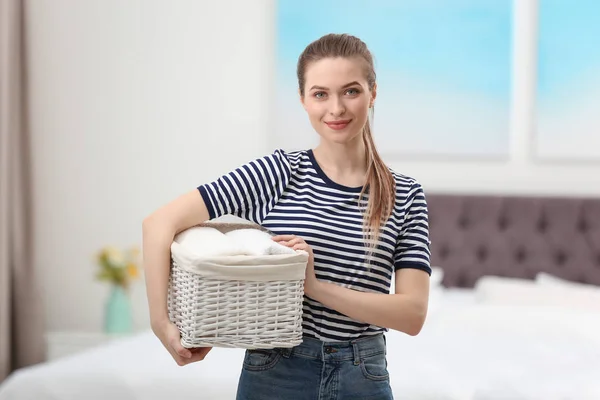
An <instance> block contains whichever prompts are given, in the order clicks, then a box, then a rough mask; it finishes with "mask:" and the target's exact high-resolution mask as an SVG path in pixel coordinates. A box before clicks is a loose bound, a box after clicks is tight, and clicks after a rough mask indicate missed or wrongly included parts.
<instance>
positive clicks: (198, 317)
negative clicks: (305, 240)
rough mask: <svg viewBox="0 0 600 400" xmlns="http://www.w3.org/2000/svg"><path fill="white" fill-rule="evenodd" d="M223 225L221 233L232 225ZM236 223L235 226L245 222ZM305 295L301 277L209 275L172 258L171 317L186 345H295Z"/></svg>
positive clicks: (299, 338)
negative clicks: (257, 278) (262, 278)
mask: <svg viewBox="0 0 600 400" xmlns="http://www.w3.org/2000/svg"><path fill="white" fill-rule="evenodd" d="M222 225H223V224H219V226H218V229H220V230H221V231H222V232H225V231H229V230H231V229H232V228H233V227H232V224H230V225H227V224H225V225H226V226H222ZM236 225H237V226H236V227H235V228H236V229H240V228H246V229H247V228H248V227H249V226H248V225H243V226H239V225H238V224H236ZM211 226H214V227H216V224H215V225H211ZM249 257H250V256H249ZM291 257H296V258H297V256H294V255H292V256H291ZM225 259H226V258H224V260H225ZM196 262H197V260H196ZM223 267H224V268H227V265H224V266H223ZM248 268H253V267H251V266H249V267H248ZM282 268H283V267H282ZM303 295H304V280H303V279H286V280H271V281H249V280H241V279H239V278H238V279H210V278H206V277H203V276H200V275H199V274H197V273H193V272H191V271H189V270H187V269H185V268H182V266H180V265H178V264H177V261H175V258H174V257H172V259H171V274H170V278H169V291H168V310H169V318H170V319H171V321H172V322H174V323H175V324H176V325H177V327H178V328H179V330H180V333H181V343H182V345H183V346H184V347H186V348H193V347H206V346H209V347H233V348H245V349H260V348H263V349H267V348H275V347H293V346H297V345H298V344H300V343H301V342H302V301H303Z"/></svg>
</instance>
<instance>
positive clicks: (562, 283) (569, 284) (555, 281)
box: [535, 272, 600, 293]
mask: <svg viewBox="0 0 600 400" xmlns="http://www.w3.org/2000/svg"><path fill="white" fill-rule="evenodd" d="M535 282H536V283H537V284H538V285H542V286H550V287H564V288H567V289H581V290H584V291H585V290H589V291H592V292H598V293H600V286H596V285H590V284H587V283H581V282H573V281H569V280H567V279H563V278H559V277H558V276H554V275H551V274H548V273H546V272H539V273H538V274H537V275H536V276H535Z"/></svg>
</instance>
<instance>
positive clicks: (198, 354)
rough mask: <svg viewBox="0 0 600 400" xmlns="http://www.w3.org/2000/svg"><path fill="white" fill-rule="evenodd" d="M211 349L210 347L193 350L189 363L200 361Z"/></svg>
mask: <svg viewBox="0 0 600 400" xmlns="http://www.w3.org/2000/svg"><path fill="white" fill-rule="evenodd" d="M211 349H212V347H202V348H200V349H194V351H193V352H192V358H191V359H190V362H196V361H202V360H204V358H205V357H206V355H207V354H208V352H209V351H210V350H211Z"/></svg>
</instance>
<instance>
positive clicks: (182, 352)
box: [153, 321, 212, 367]
mask: <svg viewBox="0 0 600 400" xmlns="http://www.w3.org/2000/svg"><path fill="white" fill-rule="evenodd" d="M153 331H154V334H155V335H156V336H157V337H158V339H160V341H161V342H162V344H163V346H165V348H166V349H167V350H168V351H169V353H170V354H171V357H173V359H174V360H175V362H176V363H177V365H179V366H181V367H183V366H185V365H188V364H191V363H194V362H196V361H202V360H204V357H206V355H207V354H208V352H209V351H211V350H212V347H198V348H193V349H186V348H185V347H183V346H182V345H181V334H180V332H179V328H177V325H175V324H174V323H173V322H171V321H165V322H162V323H160V324H157V326H156V328H154V329H153Z"/></svg>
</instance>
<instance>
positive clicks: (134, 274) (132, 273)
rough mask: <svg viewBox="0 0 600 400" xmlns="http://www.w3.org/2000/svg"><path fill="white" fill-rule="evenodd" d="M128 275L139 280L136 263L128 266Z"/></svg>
mask: <svg viewBox="0 0 600 400" xmlns="http://www.w3.org/2000/svg"><path fill="white" fill-rule="evenodd" d="M127 275H129V276H130V277H131V278H137V277H138V276H140V273H139V271H138V267H137V265H135V264H134V263H129V264H127Z"/></svg>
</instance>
